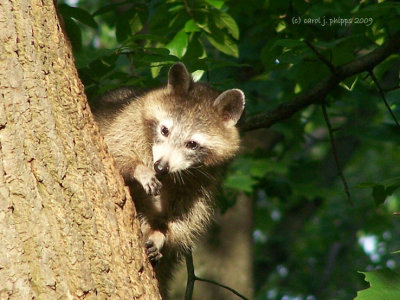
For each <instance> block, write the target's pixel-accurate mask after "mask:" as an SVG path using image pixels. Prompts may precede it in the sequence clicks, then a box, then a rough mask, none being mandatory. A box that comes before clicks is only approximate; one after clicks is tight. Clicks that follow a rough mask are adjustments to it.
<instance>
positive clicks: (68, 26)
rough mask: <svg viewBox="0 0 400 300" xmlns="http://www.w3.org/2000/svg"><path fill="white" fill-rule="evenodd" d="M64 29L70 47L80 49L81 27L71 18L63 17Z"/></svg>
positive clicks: (75, 49)
mask: <svg viewBox="0 0 400 300" xmlns="http://www.w3.org/2000/svg"><path fill="white" fill-rule="evenodd" d="M64 24H65V31H66V32H67V35H68V38H69V40H70V41H71V45H72V49H74V51H80V50H81V48H82V33H81V28H80V27H79V26H78V24H76V22H75V21H74V20H73V19H71V18H68V17H67V18H64Z"/></svg>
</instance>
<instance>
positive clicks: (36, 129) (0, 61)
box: [0, 0, 160, 299]
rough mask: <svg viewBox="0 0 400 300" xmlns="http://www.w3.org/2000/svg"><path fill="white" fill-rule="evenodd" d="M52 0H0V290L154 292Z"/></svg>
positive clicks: (94, 294) (89, 294)
mask: <svg viewBox="0 0 400 300" xmlns="http://www.w3.org/2000/svg"><path fill="white" fill-rule="evenodd" d="M104 149H105V144H104V142H103V141H102V139H101V138H100V135H99V132H98V129H97V127H96V126H95V125H94V121H93V118H92V116H91V113H90V110H89V107H88V105H87V101H86V97H85V95H84V92H83V86H82V84H81V82H80V80H79V78H78V75H77V71H76V69H75V66H74V61H73V57H72V54H71V48H70V46H69V44H68V42H67V41H66V40H65V38H64V36H63V33H62V30H61V28H60V24H59V22H58V18H57V14H56V11H55V8H54V5H53V1H50V0H42V1H40V0H31V1H29V0H9V1H5V0H0V240H1V251H0V299H33V298H40V299H59V298H60V299H80V298H89V299H91V298H92V299H93V298H96V299H105V298H112V299H118V298H121V299H160V297H159V294H158V290H157V287H156V281H155V279H154V274H153V271H152V268H151V266H150V264H149V263H148V261H147V258H146V256H145V252H144V249H143V247H142V244H141V243H142V240H141V233H140V227H139V223H138V221H137V220H136V218H135V216H136V212H135V209H134V206H133V202H132V200H131V198H130V196H129V193H128V191H127V189H126V188H124V186H123V181H122V178H121V176H120V175H119V174H118V172H117V171H116V169H115V168H114V166H113V162H112V159H111V157H110V155H109V154H108V153H107V152H106V151H105V150H104Z"/></svg>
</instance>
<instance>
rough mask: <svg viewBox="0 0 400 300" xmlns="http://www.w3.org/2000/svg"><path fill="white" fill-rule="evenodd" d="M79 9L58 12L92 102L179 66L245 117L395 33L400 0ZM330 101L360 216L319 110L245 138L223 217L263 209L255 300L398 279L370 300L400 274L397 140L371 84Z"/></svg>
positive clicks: (345, 295)
mask: <svg viewBox="0 0 400 300" xmlns="http://www.w3.org/2000/svg"><path fill="white" fill-rule="evenodd" d="M72 6H73V5H72V4H68V3H66V4H62V5H61V6H60V13H61V15H63V17H64V22H65V25H66V30H67V33H68V35H69V37H70V40H71V43H72V45H73V49H74V54H75V58H76V62H77V66H78V69H79V73H80V76H81V79H82V81H83V82H84V84H85V87H86V91H87V94H88V96H89V98H90V100H91V101H93V99H95V98H96V97H97V96H98V95H99V94H102V93H103V92H104V91H105V90H108V89H110V88H113V87H115V86H120V85H135V86H137V87H139V88H144V87H146V88H149V87H152V86H155V85H157V84H159V83H160V82H162V81H163V80H165V75H166V71H167V69H168V67H169V65H171V64H172V63H173V62H175V61H183V62H184V63H185V64H186V65H187V66H188V68H189V69H190V70H191V71H193V77H194V78H195V79H200V78H202V79H203V80H207V81H210V83H211V84H213V85H214V86H215V87H216V88H220V89H226V88H232V87H238V88H241V89H243V90H244V91H245V94H246V96H247V103H246V110H247V114H249V115H252V114H257V113H260V112H266V111H268V110H270V109H272V108H274V107H276V106H277V105H279V104H282V103H288V102H289V101H291V100H292V99H293V98H294V97H296V96H298V95H299V94H302V93H307V92H308V91H310V90H312V89H313V88H314V87H315V86H316V85H318V84H319V83H320V82H321V80H322V79H323V78H325V77H327V76H328V75H330V74H331V72H332V70H331V69H332V68H336V67H338V66H340V65H342V64H346V63H349V62H351V61H353V60H354V59H355V58H356V57H359V56H361V55H363V54H365V53H369V52H371V51H372V50H374V49H376V48H377V47H379V46H380V45H382V44H383V43H384V42H385V41H388V40H390V38H391V36H392V35H393V34H394V33H395V32H397V31H398V30H400V18H399V16H400V3H399V2H398V1H381V0H379V1H377V0H365V1H356V0H351V1H317V0H309V1H303V0H283V1H264V0H248V1H222V0H204V1H201V0H168V1H156V0H153V1H134V0H126V1H118V2H117V1H116V2H109V1H105V0H101V1H96V2H94V1H89V0H80V1H78V8H73V7H72ZM399 69H400V55H399V52H398V51H397V52H395V53H394V54H393V55H391V56H390V57H389V58H388V59H386V60H385V61H383V62H382V63H380V64H379V65H378V66H377V67H376V68H375V69H374V70H373V71H374V74H375V75H376V77H377V78H378V82H379V83H380V86H381V88H382V89H383V90H384V92H385V95H386V98H387V100H388V102H389V104H390V106H391V109H392V110H393V112H394V114H395V115H397V116H399V113H400V89H399V84H400V79H399ZM325 102H326V105H327V110H328V114H329V117H330V121H331V123H332V126H333V128H334V130H335V131H334V136H335V141H336V145H337V148H338V156H339V161H340V164H341V166H342V168H343V173H344V174H345V177H346V179H347V181H348V183H349V186H350V192H351V193H352V196H353V198H354V206H351V205H350V203H349V202H348V200H347V198H346V195H345V193H344V191H343V186H342V184H341V182H340V180H338V176H337V169H336V165H335V163H334V159H333V155H332V150H331V147H330V140H329V135H328V131H327V129H326V124H325V121H324V118H323V115H322V113H321V109H320V108H319V107H318V105H314V106H310V107H307V108H306V109H304V110H302V111H301V112H299V113H297V114H295V115H294V116H292V117H291V118H290V119H289V120H286V121H282V122H279V123H277V124H275V125H274V126H273V127H272V128H271V129H268V130H266V129H260V130H258V131H255V132H250V133H246V134H244V143H243V148H244V151H243V154H242V155H241V156H240V157H239V158H238V159H237V160H235V161H234V162H233V164H232V165H231V166H230V167H229V170H228V172H227V174H226V180H225V182H224V193H223V195H222V197H221V201H220V203H221V211H225V210H226V209H229V207H230V206H232V205H234V202H233V200H232V199H234V195H235V194H236V193H243V192H244V193H246V194H247V195H248V196H249V197H250V198H251V199H252V200H253V201H254V206H255V211H254V227H255V228H254V250H255V251H254V267H255V288H256V295H255V299H260V300H261V299H307V300H310V299H351V298H354V297H355V296H356V291H357V290H360V289H363V288H366V287H367V285H366V284H365V282H364V281H363V280H362V276H360V275H358V274H357V271H358V270H369V271H371V270H375V269H377V268H389V270H386V269H385V271H374V272H367V273H365V274H366V276H367V281H369V282H370V283H371V286H372V288H371V289H368V290H365V291H361V292H360V293H359V296H358V297H357V299H358V298H360V297H368V295H370V294H371V295H372V293H374V292H375V291H376V292H379V290H383V286H385V287H386V286H388V287H390V281H388V280H387V279H388V275H393V274H394V272H395V271H394V270H393V269H396V268H398V265H399V264H400V260H399V258H398V257H397V256H393V255H392V254H391V251H393V250H398V249H400V242H399V241H398V239H395V238H393V237H395V236H398V235H399V234H400V222H399V219H398V217H397V216H393V214H392V213H394V212H397V211H399V210H400V207H399V206H400V205H399V204H400V200H399V189H398V187H399V186H400V180H399V171H400V170H399V163H398V162H399V161H400V151H399V143H400V139H399V128H398V126H396V124H395V123H394V122H393V119H392V117H391V115H390V114H389V112H388V110H387V108H386V107H385V105H384V103H383V102H382V99H381V97H380V95H379V93H378V89H377V86H376V84H375V83H374V81H373V80H372V79H371V78H370V76H369V74H368V73H360V74H357V75H355V76H353V77H351V78H348V79H347V80H345V81H343V82H342V83H341V84H340V87H338V88H335V89H333V90H332V91H330V92H329V93H328V95H327V96H326V98H325ZM223 196H225V197H223ZM366 241H369V242H368V243H367V242H366ZM396 276H398V275H396ZM396 278H397V277H396ZM344 283H345V284H344ZM381 287H382V288H381ZM389 291H391V290H390V289H389ZM395 292H396V291H393V293H395ZM364 295H366V296H364ZM391 295H392V294H391ZM393 295H394V294H393ZM296 297H297V298H296ZM377 297H378V296H377ZM379 297H380V296H379ZM360 299H364V298H360ZM365 299H370V298H365ZM374 299H380V298H374ZM389 299H390V298H389Z"/></svg>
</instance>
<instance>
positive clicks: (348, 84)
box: [339, 75, 359, 91]
mask: <svg viewBox="0 0 400 300" xmlns="http://www.w3.org/2000/svg"><path fill="white" fill-rule="evenodd" d="M358 78H359V75H354V76H351V77H349V78H347V79H345V80H343V81H342V82H341V83H340V84H339V85H340V86H342V87H344V88H345V89H346V90H348V91H352V90H353V89H354V87H355V86H356V83H357V81H358Z"/></svg>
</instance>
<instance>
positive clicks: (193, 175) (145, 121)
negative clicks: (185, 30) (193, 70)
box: [94, 63, 245, 299]
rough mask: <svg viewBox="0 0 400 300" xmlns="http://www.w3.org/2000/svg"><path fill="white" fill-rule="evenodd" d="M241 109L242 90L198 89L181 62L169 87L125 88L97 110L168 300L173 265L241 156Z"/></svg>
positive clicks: (198, 230)
mask: <svg viewBox="0 0 400 300" xmlns="http://www.w3.org/2000/svg"><path fill="white" fill-rule="evenodd" d="M244 104H245V97H244V94H243V92H242V91H241V90H239V89H231V90H227V91H225V92H223V93H220V92H218V91H216V90H214V89H212V88H211V87H209V86H208V85H206V84H204V83H195V82H193V80H192V78H191V76H190V74H189V72H188V71H187V69H186V67H185V66H184V65H183V64H182V63H176V64H174V65H173V66H172V67H171V68H170V70H169V73H168V83H167V85H166V86H163V87H161V88H158V89H155V90H151V91H148V92H138V91H135V90H133V89H131V88H120V89H117V90H114V91H112V92H109V93H107V94H106V95H105V96H104V97H102V99H101V101H100V106H99V108H98V109H95V110H94V115H95V119H96V121H97V122H98V125H99V127H100V131H101V132H102V134H103V136H104V139H105V142H106V144H107V145H108V149H109V151H110V153H111V154H112V156H113V158H114V160H115V164H116V166H117V167H118V169H119V170H120V172H121V174H122V176H123V178H124V180H125V182H126V184H127V185H128V186H129V187H130V191H131V194H132V198H133V200H134V202H135V206H136V209H137V212H138V216H139V218H140V223H141V230H142V233H143V236H144V239H145V247H146V252H147V255H148V257H149V259H150V261H151V263H152V264H153V266H154V269H155V273H156V276H157V279H158V281H159V287H160V292H161V295H162V297H163V299H167V290H168V289H167V283H168V280H169V279H170V278H171V276H172V271H173V269H174V266H175V265H176V263H177V262H178V261H179V259H180V258H181V257H182V255H183V254H184V253H186V252H188V251H190V250H191V248H192V247H193V245H194V244H195V241H196V239H197V238H198V237H199V236H200V235H202V234H203V233H204V232H205V231H206V229H207V226H208V225H209V223H210V221H211V217H212V211H213V198H212V197H213V194H214V193H215V190H216V187H217V184H218V178H219V175H220V174H219V173H220V170H221V166H222V165H224V164H225V163H226V162H227V161H229V160H230V159H231V158H232V157H233V156H234V155H235V154H236V153H237V151H238V149H239V132H238V130H237V128H236V127H235V125H236V123H237V122H238V120H239V118H240V116H241V114H242V112H243V109H244Z"/></svg>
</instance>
